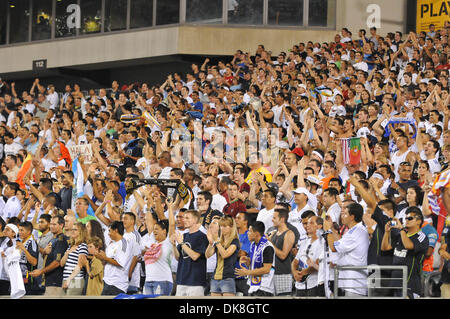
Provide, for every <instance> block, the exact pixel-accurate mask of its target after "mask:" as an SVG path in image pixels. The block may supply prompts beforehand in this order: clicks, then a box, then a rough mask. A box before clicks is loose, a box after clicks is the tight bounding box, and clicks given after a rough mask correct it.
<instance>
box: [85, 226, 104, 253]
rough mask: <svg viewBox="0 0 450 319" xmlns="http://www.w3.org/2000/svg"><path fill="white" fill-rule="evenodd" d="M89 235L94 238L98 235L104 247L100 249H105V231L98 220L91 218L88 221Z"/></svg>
mask: <svg viewBox="0 0 450 319" xmlns="http://www.w3.org/2000/svg"><path fill="white" fill-rule="evenodd" d="M86 230H87V235H88V236H87V237H88V239H89V238H94V237H98V238H100V239H101V241H102V247H101V248H100V250H103V251H105V249H106V247H105V233H104V232H103V228H102V224H100V222H99V221H98V220H95V219H91V220H89V221H88V222H87V223H86Z"/></svg>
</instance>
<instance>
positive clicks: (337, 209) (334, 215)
mask: <svg viewBox="0 0 450 319" xmlns="http://www.w3.org/2000/svg"><path fill="white" fill-rule="evenodd" d="M327 216H330V217H331V220H332V221H333V222H334V223H339V217H340V216H341V206H339V204H338V203H334V204H333V205H331V206H330V207H329V208H328V210H327Z"/></svg>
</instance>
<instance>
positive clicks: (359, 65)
mask: <svg viewBox="0 0 450 319" xmlns="http://www.w3.org/2000/svg"><path fill="white" fill-rule="evenodd" d="M353 66H354V68H355V69H357V70H362V71H364V72H368V71H369V66H368V65H367V63H366V62H364V61H363V55H362V53H361V52H356V53H355V64H353Z"/></svg>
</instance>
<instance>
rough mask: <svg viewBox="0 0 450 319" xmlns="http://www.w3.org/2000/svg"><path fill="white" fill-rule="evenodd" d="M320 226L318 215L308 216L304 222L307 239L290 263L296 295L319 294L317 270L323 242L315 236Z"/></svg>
mask: <svg viewBox="0 0 450 319" xmlns="http://www.w3.org/2000/svg"><path fill="white" fill-rule="evenodd" d="M322 227H323V219H322V218H320V217H319V216H312V217H310V218H308V222H307V224H306V230H307V234H308V239H307V240H305V242H303V243H302V244H301V245H300V247H299V251H298V253H297V256H296V257H295V259H294V260H293V262H292V265H291V268H292V269H291V270H292V275H293V276H294V279H295V288H296V295H297V296H305V297H306V296H314V297H317V296H319V291H318V284H319V282H318V271H319V262H320V257H321V255H322V254H323V250H324V246H323V245H324V242H323V240H322V239H321V238H319V237H318V236H317V231H318V230H319V229H322Z"/></svg>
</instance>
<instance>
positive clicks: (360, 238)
mask: <svg viewBox="0 0 450 319" xmlns="http://www.w3.org/2000/svg"><path fill="white" fill-rule="evenodd" d="M363 215H364V209H363V208H362V206H361V205H359V204H357V203H351V204H349V205H347V206H346V207H345V208H344V210H343V211H342V213H341V221H342V224H344V225H345V226H347V227H348V229H349V230H348V231H347V232H346V233H345V234H344V236H342V238H339V237H340V236H339V234H338V232H337V230H336V229H334V227H333V222H332V220H331V218H329V217H327V219H326V220H325V221H324V230H325V231H331V233H330V234H328V236H327V241H328V246H329V247H330V249H331V251H332V252H337V255H338V256H337V258H338V260H337V265H338V266H367V250H368V248H369V234H368V232H367V229H366V227H365V226H364V225H363V224H362V217H363ZM339 279H340V281H339V283H340V285H339V286H340V288H342V289H343V290H344V292H345V296H347V297H352V296H353V297H356V296H365V295H367V288H364V287H365V286H367V273H366V272H364V271H358V270H345V271H341V272H340V273H339Z"/></svg>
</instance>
